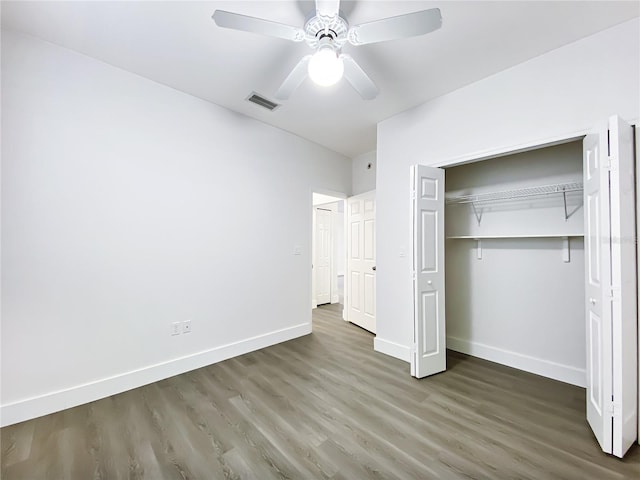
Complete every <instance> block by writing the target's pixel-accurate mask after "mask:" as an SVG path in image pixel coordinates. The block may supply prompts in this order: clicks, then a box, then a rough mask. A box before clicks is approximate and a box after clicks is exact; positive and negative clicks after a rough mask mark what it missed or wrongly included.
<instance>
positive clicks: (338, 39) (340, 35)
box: [304, 15, 349, 50]
mask: <svg viewBox="0 0 640 480" xmlns="http://www.w3.org/2000/svg"><path fill="white" fill-rule="evenodd" d="M304 32H305V42H307V45H309V46H310V47H311V48H313V49H314V50H315V49H317V48H318V47H319V46H320V45H321V41H322V40H325V39H327V38H329V39H331V42H332V43H333V44H334V45H335V48H336V49H340V48H342V46H343V45H344V44H345V43H346V42H347V34H348V32H349V24H348V23H347V21H346V20H345V19H344V18H342V17H340V16H339V15H336V16H334V17H326V16H320V15H316V16H314V17H311V18H310V19H309V20H308V21H307V23H305V25H304ZM325 42H326V40H325Z"/></svg>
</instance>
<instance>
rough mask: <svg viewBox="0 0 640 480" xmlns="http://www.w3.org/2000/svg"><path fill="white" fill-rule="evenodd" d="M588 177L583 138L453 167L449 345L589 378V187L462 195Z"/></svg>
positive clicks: (579, 379) (552, 373) (570, 377)
mask: <svg viewBox="0 0 640 480" xmlns="http://www.w3.org/2000/svg"><path fill="white" fill-rule="evenodd" d="M581 182H582V142H581V141H574V142H570V143H565V144H562V145H556V146H552V147H545V148H540V149H537V150H531V151H528V152H523V153H518V154H512V155H508V156H503V157H499V158H493V159H489V160H484V161H479V162H476V163H470V164H465V165H460V166H455V167H451V168H447V169H446V181H445V185H446V198H447V199H448V200H447V206H446V209H445V225H446V227H445V230H446V237H447V241H446V249H445V252H446V254H445V262H446V266H445V271H446V291H447V297H446V312H447V314H446V316H447V320H446V321H447V325H446V329H447V348H450V349H452V350H456V351H459V352H463V353H468V354H471V355H475V356H478V357H482V358H486V359H488V360H492V361H496V362H499V363H502V364H505V365H510V366H513V367H516V368H520V369H522V370H526V371H530V372H533V373H537V374H541V375H544V376H547V377H550V378H555V379H558V380H561V381H565V382H568V383H572V384H575V385H580V386H584V385H585V355H586V354H585V320H584V318H585V317H584V315H585V308H584V295H585V294H584V239H583V231H584V218H583V217H584V209H583V205H582V191H574V192H571V193H568V194H566V199H567V201H566V206H565V201H564V199H565V196H563V194H562V193H557V194H550V195H536V196H526V197H521V198H509V199H505V200H497V201H496V200H494V201H491V202H479V203H476V202H469V201H467V202H463V203H456V202H455V199H456V198H457V199H461V198H467V199H468V198H469V197H468V196H469V195H482V194H488V193H495V192H505V191H507V192H513V191H519V192H522V191H523V189H528V188H530V187H538V186H549V185H561V184H571V183H573V184H575V183H578V184H580V183H581ZM507 196H509V195H507ZM567 217H568V218H567ZM476 239H479V241H478V240H476ZM567 260H568V261H567Z"/></svg>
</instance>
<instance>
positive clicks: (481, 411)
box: [0, 305, 640, 480]
mask: <svg viewBox="0 0 640 480" xmlns="http://www.w3.org/2000/svg"><path fill="white" fill-rule="evenodd" d="M373 338H374V337H373V335H371V334H370V333H368V332H366V331H365V330H362V329H361V328H359V327H357V326H355V325H352V324H350V323H348V322H345V321H343V320H342V318H341V312H340V310H339V307H338V306H336V305H327V306H322V307H319V308H317V309H315V310H314V312H313V334H311V335H307V336H305V337H301V338H298V339H295V340H292V341H289V342H285V343H282V344H279V345H274V346H272V347H269V348H266V349H262V350H259V351H256V352H252V353H249V354H247V355H242V356H240V357H237V358H232V359H229V360H226V361H224V362H220V363H217V364H214V365H211V366H208V367H205V368H201V369H198V370H194V371H192V372H188V373H185V374H183V375H178V376H175V377H172V378H169V379H166V380H163V381H160V382H157V383H154V384H150V385H146V386H144V387H140V388H137V389H134V390H131V391H128V392H124V393H122V394H119V395H114V396H111V397H108V398H105V399H102V400H99V401H96V402H92V403H89V404H87V405H81V406H79V407H76V408H72V409H68V410H65V411H62V412H58V413H55V414H52V415H47V416H44V417H41V418H37V419H34V420H30V421H27V422H23V423H20V424H17V425H12V426H9V427H5V428H2V429H1V431H0V440H1V445H0V447H1V448H0V451H1V470H0V476H1V478H2V479H3V480H39V479H46V480H67V479H70V480H75V479H82V480H84V479H108V480H112V479H113V480H117V479H125V478H126V479H151V480H165V479H166V480H174V479H181V480H185V479H207V480H208V479H235V480H240V479H245V480H253V479H256V480H271V479H273V480H276V479H291V480H297V479H301V480H311V479H326V480H340V479H349V480H358V479H445V480H462V479H521V480H525V479H530V480H546V479H549V480H551V479H581V480H582V479H584V480H591V479H593V480H608V479H612V480H624V479H634V480H638V479H640V447H639V446H638V445H635V446H633V447H632V448H631V450H630V451H629V453H628V454H627V455H626V457H625V458H624V459H622V460H620V459H617V458H615V457H612V456H610V455H606V454H604V453H602V451H601V450H600V448H599V446H598V444H597V442H596V440H595V439H594V437H593V434H592V433H591V431H590V430H589V427H588V425H587V423H586V420H585V391H584V389H581V388H578V387H574V386H572V385H568V384H564V383H562V382H557V381H554V380H551V379H547V378H543V377H539V376H536V375H533V374H529V373H526V372H522V371H519V370H515V369H512V368H509V367H506V366H503V365H498V364H495V363H491V362H487V361H484V360H480V359H477V358H473V357H469V356H467V355H463V354H459V353H456V352H448V355H447V367H448V369H447V371H446V372H443V373H441V374H438V375H435V376H433V377H429V378H426V379H422V380H417V379H415V378H412V377H411V376H410V375H409V366H408V364H406V363H405V362H402V361H400V360H397V359H394V358H391V357H388V356H386V355H382V354H379V353H376V352H374V351H373Z"/></svg>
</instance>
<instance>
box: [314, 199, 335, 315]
mask: <svg viewBox="0 0 640 480" xmlns="http://www.w3.org/2000/svg"><path fill="white" fill-rule="evenodd" d="M331 221H332V218H331V210H327V209H325V208H316V238H315V240H316V245H315V247H316V248H315V256H316V258H315V261H314V269H313V271H314V274H315V276H316V281H315V289H316V305H324V304H325V303H331V246H332V243H333V242H332V235H331Z"/></svg>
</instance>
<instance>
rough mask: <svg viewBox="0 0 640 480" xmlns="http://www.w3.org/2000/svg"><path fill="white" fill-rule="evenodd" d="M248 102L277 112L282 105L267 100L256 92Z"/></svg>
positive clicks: (249, 97) (252, 93)
mask: <svg viewBox="0 0 640 480" xmlns="http://www.w3.org/2000/svg"><path fill="white" fill-rule="evenodd" d="M247 100H248V101H250V102H252V103H255V104H256V105H260V106H261V107H264V108H266V109H267V110H271V111H273V110H275V109H276V108H278V107H279V106H280V104H278V103H274V102H272V101H271V100H267V99H266V98H264V97H263V96H262V95H259V94H257V93H256V92H251V95H249V96H248V97H247Z"/></svg>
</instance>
